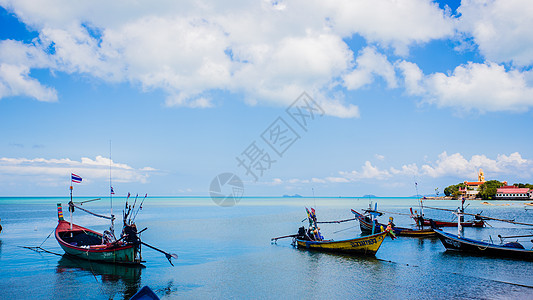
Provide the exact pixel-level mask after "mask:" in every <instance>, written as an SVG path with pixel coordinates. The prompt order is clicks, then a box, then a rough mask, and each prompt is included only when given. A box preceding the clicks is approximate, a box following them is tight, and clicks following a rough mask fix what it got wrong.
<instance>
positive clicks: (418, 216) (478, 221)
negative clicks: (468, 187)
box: [410, 198, 485, 227]
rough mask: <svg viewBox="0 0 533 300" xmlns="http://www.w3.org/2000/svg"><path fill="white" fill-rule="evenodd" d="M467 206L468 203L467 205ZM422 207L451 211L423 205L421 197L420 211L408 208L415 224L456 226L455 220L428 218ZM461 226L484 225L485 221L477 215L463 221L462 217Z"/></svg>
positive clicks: (462, 207)
mask: <svg viewBox="0 0 533 300" xmlns="http://www.w3.org/2000/svg"><path fill="white" fill-rule="evenodd" d="M464 203H465V202H464V199H463V201H462V202H461V211H462V212H464V211H465V207H464ZM467 207H468V205H467ZM424 208H430V209H436V210H444V211H453V210H449V209H444V208H437V207H429V206H424V205H423V202H422V198H421V199H420V213H418V212H417V211H415V212H414V213H413V208H410V211H411V218H412V219H413V220H415V222H416V225H418V226H434V227H457V226H458V225H457V224H458V222H457V221H442V220H434V219H428V218H426V217H425V216H424ZM461 226H462V227H483V226H485V221H483V218H481V217H480V216H479V215H474V219H472V220H469V221H465V220H464V217H463V219H462V220H461Z"/></svg>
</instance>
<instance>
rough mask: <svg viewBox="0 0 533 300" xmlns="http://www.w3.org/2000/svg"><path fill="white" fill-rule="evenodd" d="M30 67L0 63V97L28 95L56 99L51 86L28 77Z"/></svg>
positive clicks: (54, 91) (41, 99)
mask: <svg viewBox="0 0 533 300" xmlns="http://www.w3.org/2000/svg"><path fill="white" fill-rule="evenodd" d="M29 73H30V69H29V68H28V67H26V66H17V65H10V64H0V99H1V98H4V97H11V96H28V97H32V98H35V99H37V100H39V101H45V102H54V101H57V92H56V90H55V89H53V88H49V87H45V86H43V85H41V84H40V83H39V82H38V81H37V80H36V79H33V78H30V76H29Z"/></svg>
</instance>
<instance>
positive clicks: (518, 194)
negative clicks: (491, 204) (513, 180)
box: [495, 186, 533, 200]
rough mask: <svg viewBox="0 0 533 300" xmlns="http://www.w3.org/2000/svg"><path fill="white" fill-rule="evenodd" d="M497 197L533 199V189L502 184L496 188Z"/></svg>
mask: <svg viewBox="0 0 533 300" xmlns="http://www.w3.org/2000/svg"><path fill="white" fill-rule="evenodd" d="M495 198H496V199H509V200H511V199H512V200H529V199H533V190H530V189H528V188H519V187H516V186H502V187H501V188H499V189H498V190H496V196H495Z"/></svg>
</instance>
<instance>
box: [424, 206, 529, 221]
mask: <svg viewBox="0 0 533 300" xmlns="http://www.w3.org/2000/svg"><path fill="white" fill-rule="evenodd" d="M426 208H431V209H436V210H444V211H451V212H455V210H451V209H446V208H437V207H430V206H426ZM463 214H464V215H469V216H474V217H478V218H484V219H487V220H495V221H500V222H507V223H511V224H517V225H525V226H533V224H530V223H523V222H516V221H515V220H506V219H498V218H492V217H486V216H482V215H480V214H469V213H465V212H464V213H463Z"/></svg>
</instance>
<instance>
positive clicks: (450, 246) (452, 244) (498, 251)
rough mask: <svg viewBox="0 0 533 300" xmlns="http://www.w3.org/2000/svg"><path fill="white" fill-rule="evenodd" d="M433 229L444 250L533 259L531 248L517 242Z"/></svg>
mask: <svg viewBox="0 0 533 300" xmlns="http://www.w3.org/2000/svg"><path fill="white" fill-rule="evenodd" d="M433 230H434V231H435V233H436V234H437V236H438V237H439V239H440V241H441V242H442V245H444V247H445V248H446V250H452V251H464V252H470V253H476V254H480V255H486V256H495V257H511V258H519V259H526V260H533V250H532V249H525V248H524V246H523V245H522V244H520V243H518V242H510V243H502V244H499V245H498V244H494V243H492V242H491V243H489V242H483V241H477V240H473V239H469V238H465V237H461V236H458V235H455V234H451V233H448V232H444V231H442V230H439V229H433Z"/></svg>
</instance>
